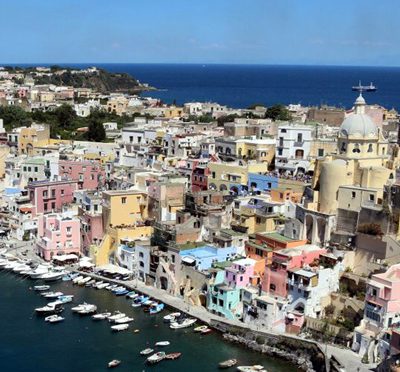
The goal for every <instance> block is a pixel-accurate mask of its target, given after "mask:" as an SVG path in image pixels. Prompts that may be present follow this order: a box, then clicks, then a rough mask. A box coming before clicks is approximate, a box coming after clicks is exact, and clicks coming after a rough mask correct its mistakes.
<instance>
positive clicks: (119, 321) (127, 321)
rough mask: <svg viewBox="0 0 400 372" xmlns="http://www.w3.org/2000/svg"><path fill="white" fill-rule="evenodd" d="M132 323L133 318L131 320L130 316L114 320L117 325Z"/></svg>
mask: <svg viewBox="0 0 400 372" xmlns="http://www.w3.org/2000/svg"><path fill="white" fill-rule="evenodd" d="M130 322H133V318H130V317H129V316H124V317H123V318H119V319H116V320H114V323H115V324H124V323H130Z"/></svg>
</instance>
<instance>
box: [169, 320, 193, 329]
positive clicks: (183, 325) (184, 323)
mask: <svg viewBox="0 0 400 372" xmlns="http://www.w3.org/2000/svg"><path fill="white" fill-rule="evenodd" d="M196 321H197V319H194V318H187V319H185V320H183V321H182V322H180V323H179V322H172V323H171V324H170V325H169V328H171V329H180V328H188V327H191V326H192V325H193V324H194V323H196Z"/></svg>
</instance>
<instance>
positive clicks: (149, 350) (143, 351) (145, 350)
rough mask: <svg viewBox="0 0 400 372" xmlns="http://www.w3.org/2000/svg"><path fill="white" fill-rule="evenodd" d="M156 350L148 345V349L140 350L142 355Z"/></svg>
mask: <svg viewBox="0 0 400 372" xmlns="http://www.w3.org/2000/svg"><path fill="white" fill-rule="evenodd" d="M153 351H154V350H153V349H151V348H150V347H148V348H147V349H144V350H142V351H141V352H140V355H149V354H151V353H152V352H153Z"/></svg>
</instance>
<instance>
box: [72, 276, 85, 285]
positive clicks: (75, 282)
mask: <svg viewBox="0 0 400 372" xmlns="http://www.w3.org/2000/svg"><path fill="white" fill-rule="evenodd" d="M82 279H83V276H82V275H79V276H77V277H76V278H74V279H72V283H74V284H77V283H78V282H79V281H80V280H82Z"/></svg>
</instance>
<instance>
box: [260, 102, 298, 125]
mask: <svg viewBox="0 0 400 372" xmlns="http://www.w3.org/2000/svg"><path fill="white" fill-rule="evenodd" d="M265 117H266V118H268V119H272V120H282V121H290V120H292V115H290V112H289V110H288V109H287V108H286V107H285V106H284V105H282V104H277V105H273V106H271V107H268V108H267V112H266V113H265Z"/></svg>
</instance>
